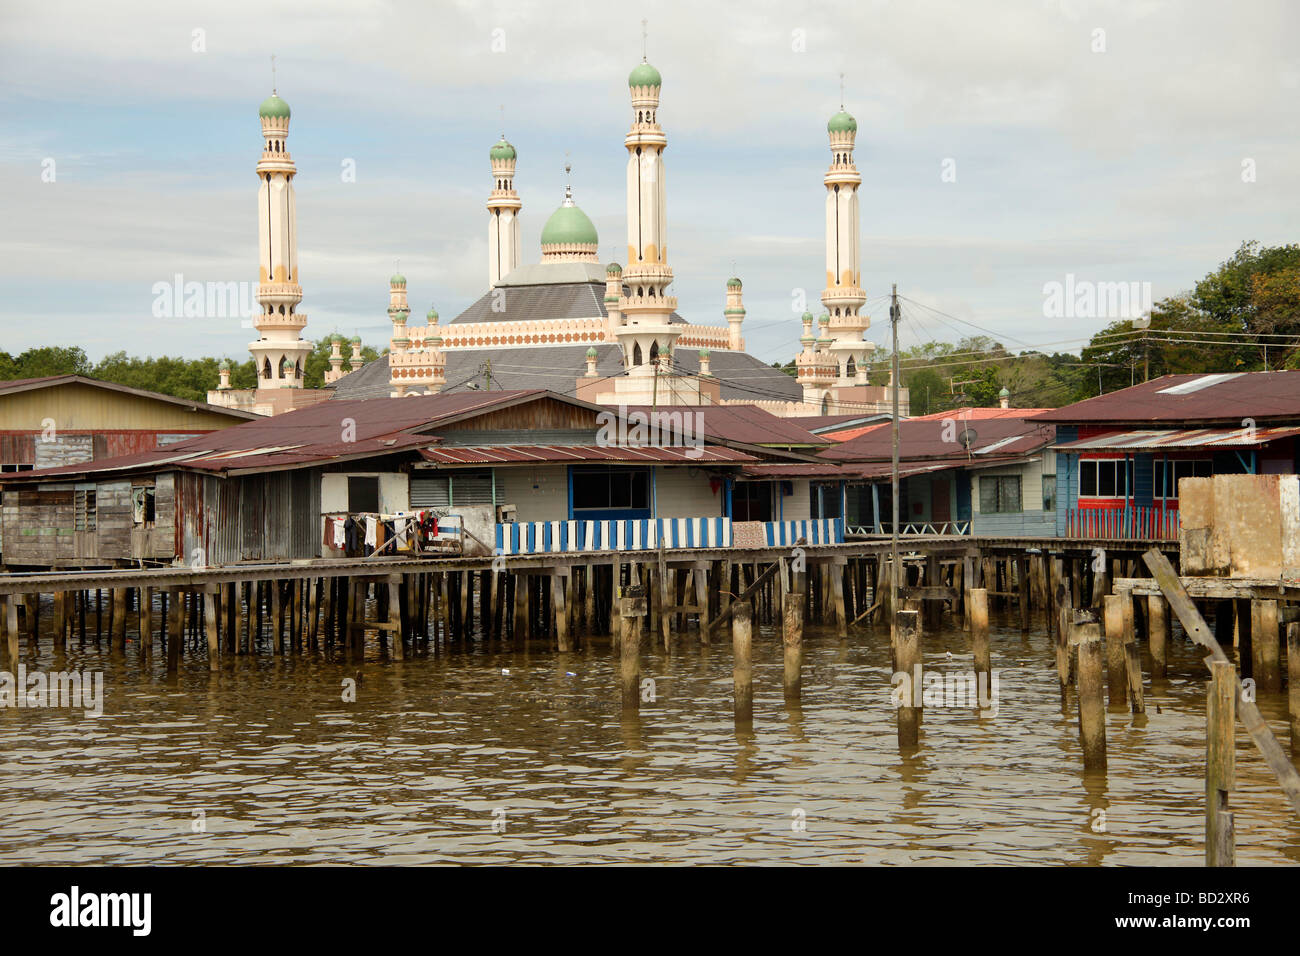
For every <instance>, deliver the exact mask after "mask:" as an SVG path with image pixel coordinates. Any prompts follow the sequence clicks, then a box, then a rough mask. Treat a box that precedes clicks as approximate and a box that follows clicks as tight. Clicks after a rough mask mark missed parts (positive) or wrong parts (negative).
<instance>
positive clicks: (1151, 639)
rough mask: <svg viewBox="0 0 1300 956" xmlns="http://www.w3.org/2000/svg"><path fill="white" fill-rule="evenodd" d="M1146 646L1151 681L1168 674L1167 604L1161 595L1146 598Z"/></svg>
mask: <svg viewBox="0 0 1300 956" xmlns="http://www.w3.org/2000/svg"><path fill="white" fill-rule="evenodd" d="M1147 645H1148V647H1150V649H1151V679H1152V680H1162V679H1164V678H1165V677H1166V676H1167V675H1168V672H1169V602H1168V601H1166V600H1165V598H1164V595H1162V594H1152V595H1149V596H1148V597H1147Z"/></svg>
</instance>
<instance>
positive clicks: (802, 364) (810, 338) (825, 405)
mask: <svg viewBox="0 0 1300 956" xmlns="http://www.w3.org/2000/svg"><path fill="white" fill-rule="evenodd" d="M829 321H830V320H829V318H828V317H827V316H825V315H823V316H822V317H821V327H822V334H821V338H820V339H819V338H817V337H816V336H814V335H813V314H812V313H811V312H805V313H804V314H803V335H802V336H801V337H800V339H799V342H800V344H801V345H802V346H803V351H801V352H800V353H799V354H798V355H796V356H795V359H794V364H795V376H796V378H797V380H798V382H799V384H800V385H802V386H803V400H804V402H805V403H806V404H807V405H809V406H812V407H813V408H815V409H817V410H818V411H817V412H816V414H827V413H828V412H829V394H830V387H831V386H832V385H833V384H834V383H835V363H834V361H833V360H832V359H831V357H830V356H829V355H828V354H827V353H826V350H825V346H826V343H827V342H829V341H830V337H829V333H828V332H827V325H828V324H829Z"/></svg>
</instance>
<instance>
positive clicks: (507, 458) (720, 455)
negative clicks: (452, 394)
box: [420, 445, 758, 465]
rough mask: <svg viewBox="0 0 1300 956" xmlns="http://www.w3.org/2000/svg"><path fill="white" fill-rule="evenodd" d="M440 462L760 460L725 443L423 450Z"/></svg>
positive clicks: (430, 459) (425, 455)
mask: <svg viewBox="0 0 1300 956" xmlns="http://www.w3.org/2000/svg"><path fill="white" fill-rule="evenodd" d="M420 457H421V458H423V459H424V460H425V461H428V462H434V463H437V464H441V465H511V464H527V463H529V462H547V463H554V462H560V463H563V462H570V463H575V462H597V463H602V462H646V463H658V462H669V463H679V464H683V465H699V464H726V463H739V462H751V461H758V459H757V458H755V457H754V456H753V455H747V454H745V453H744V452H743V451H737V450H736V449H734V448H727V447H725V446H722V445H702V446H690V445H443V446H438V447H433V448H422V449H420Z"/></svg>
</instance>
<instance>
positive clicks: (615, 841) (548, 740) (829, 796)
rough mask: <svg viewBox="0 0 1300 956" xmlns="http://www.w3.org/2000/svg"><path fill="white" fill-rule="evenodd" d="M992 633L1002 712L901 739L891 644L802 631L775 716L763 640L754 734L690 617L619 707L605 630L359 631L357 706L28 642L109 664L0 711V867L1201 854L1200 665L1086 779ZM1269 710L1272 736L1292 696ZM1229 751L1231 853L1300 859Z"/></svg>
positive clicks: (243, 677)
mask: <svg viewBox="0 0 1300 956" xmlns="http://www.w3.org/2000/svg"><path fill="white" fill-rule="evenodd" d="M1005 623H1006V624H1007V625H1011V624H1012V623H1013V622H1011V621H1010V620H1008V621H1006V622H1005ZM992 645H993V666H994V668H996V669H998V670H999V672H1000V682H999V685H1000V686H999V700H998V705H999V706H998V714H997V716H995V717H984V718H980V717H978V716H977V715H976V714H975V713H974V712H973V711H972V710H970V709H967V708H961V709H936V708H930V709H928V710H927V711H926V715H925V718H924V724H923V730H922V742H921V743H922V745H921V747H920V749H919V750H918V751H917V752H916V753H914V754H910V755H907V756H900V754H899V751H898V747H897V742H896V736H895V725H894V712H893V710H892V708H891V706H890V702H889V657H888V636H887V635H886V634H881V633H870V632H860V633H859V634H857V635H856V636H854V637H852V638H850V639H848V640H841V639H839V638H838V637H836V636H835V635H834V633H833V632H832V633H827V632H825V631H817V630H815V629H812V628H809V631H808V633H807V635H806V638H805V667H804V695H803V705H802V708H801V709H799V710H790V709H788V708H787V707H786V705H785V703H784V701H783V699H782V693H781V666H782V664H781V660H782V657H781V647H780V642H779V638H778V637H777V636H776V635H775V634H774V633H773V632H771V631H770V630H766V629H764V630H762V631H761V633H760V634H758V635H756V638H755V641H754V681H755V684H754V687H755V693H754V724H753V730H752V733H748V732H745V731H744V730H743V729H742V730H741V731H739V732H738V731H737V728H736V726H735V724H734V721H733V716H732V710H731V706H732V705H731V647H730V642H729V641H726V642H722V643H715V644H713V645H710V646H706V647H701V646H700V645H699V644H698V642H697V640H696V638H695V635H694V634H690V635H686V636H684V637H683V638H679V641H678V644H677V646H676V647H675V649H674V651H673V652H672V653H671V654H666V653H664V652H663V651H662V650H660V649H650V648H648V647H644V646H643V654H642V677H643V678H647V677H648V678H652V679H653V680H654V691H655V697H656V699H655V700H654V702H653V703H645V704H643V705H642V710H641V714H640V717H639V719H635V720H629V721H625V720H623V719H622V718H621V716H620V713H619V707H618V690H617V663H616V659H615V658H614V656H613V655H612V654H611V652H610V649H609V646H608V643H607V641H606V640H605V639H600V638H598V639H597V644H596V646H595V647H593V648H592V649H589V650H582V651H579V652H576V653H572V654H563V655H561V654H557V653H554V652H551V651H549V650H546V649H545V647H544V646H543V645H541V644H534V645H533V647H532V648H531V649H530V650H529V651H527V652H525V651H518V652H516V651H513V650H504V649H500V648H497V647H495V646H493V647H477V648H476V649H470V650H467V649H464V648H462V647H454V648H452V649H451V650H450V651H443V650H441V649H440V650H438V651H437V652H436V654H430V655H429V656H413V655H410V652H409V651H408V658H411V659H408V660H407V661H405V662H401V663H392V662H384V661H380V660H379V659H378V650H377V648H376V647H375V646H374V644H373V643H372V644H371V645H370V647H369V649H368V652H369V655H370V658H369V659H368V660H367V662H366V664H365V665H364V667H363V668H362V671H363V675H362V680H361V682H360V684H359V685H358V686H357V700H356V702H355V703H344V702H343V700H342V694H343V688H344V680H345V679H347V678H351V677H353V676H354V675H355V674H356V673H357V670H358V669H357V667H356V666H355V665H353V666H347V665H345V664H343V663H341V662H333V661H329V660H326V659H324V657H322V656H313V655H305V656H303V657H297V658H289V657H287V658H284V659H276V658H273V657H271V656H269V655H267V654H265V653H264V652H263V653H261V654H259V655H257V656H255V657H242V658H237V659H235V661H234V662H233V663H229V662H227V663H223V669H222V670H221V672H219V673H217V674H211V673H209V671H208V669H207V662H206V659H205V656H204V654H202V653H199V654H187V655H186V657H185V658H184V660H183V661H182V665H181V672H180V674H179V675H177V676H175V677H172V678H168V677H167V675H166V674H165V671H164V660H163V659H162V657H161V656H160V655H158V654H156V653H155V655H154V658H153V660H152V661H151V662H148V663H142V662H141V661H140V660H139V658H138V655H137V654H136V653H135V645H134V644H132V645H130V647H129V649H128V653H127V655H126V657H125V658H121V657H114V656H112V655H111V654H110V653H109V651H108V649H107V642H105V644H104V645H101V647H100V648H96V647H95V646H94V645H93V644H87V645H86V646H85V647H80V648H79V647H77V642H76V640H75V639H74V640H71V641H70V642H69V648H68V653H67V655H66V657H58V658H56V657H55V656H54V654H53V652H52V651H51V649H50V648H49V642H48V641H43V643H42V649H41V654H40V656H39V658H37V659H36V660H35V661H33V660H32V659H30V658H28V659H27V666H28V668H29V669H30V668H32V667H33V666H39V667H41V668H42V669H66V668H83V669H87V670H93V669H103V670H104V672H105V677H104V679H105V705H104V706H105V712H104V715H103V716H101V717H98V718H91V717H86V716H83V715H82V713H81V712H80V711H75V712H72V711H67V710H27V709H24V710H12V709H3V710H0V820H3V821H4V822H3V825H2V826H0V863H4V864H14V863H44V864H54V863H68V864H121V863H127V864H144V863H156V864H181V863H339V862H345V863H384V864H420V863H448V862H454V863H466V862H474V863H544V862H550V863H588V862H634V863H654V862H662V863H679V862H698V863H799V862H825V863H862V862H865V863H889V864H934V863H940V864H988V863H994V864H1029V863H1055V864H1089V865H1091V864H1127V865H1133V864H1155V865H1193V866H1196V865H1201V864H1202V863H1203V860H1204V849H1203V845H1202V836H1203V827H1204V816H1203V814H1204V760H1205V716H1204V714H1205V691H1204V681H1205V677H1206V673H1205V670H1204V667H1203V666H1202V664H1201V663H1200V659H1201V657H1202V656H1203V654H1202V653H1200V652H1198V651H1197V650H1196V649H1195V648H1194V647H1193V646H1192V645H1190V644H1189V643H1188V642H1187V641H1185V640H1184V639H1182V637H1181V634H1180V635H1179V637H1178V638H1176V639H1175V640H1174V641H1173V642H1171V645H1170V662H1169V673H1170V678H1169V680H1167V681H1162V682H1159V683H1158V684H1157V685H1156V686H1154V687H1152V686H1151V685H1150V683H1149V680H1148V682H1147V711H1148V712H1147V714H1146V715H1145V716H1136V717H1135V716H1134V715H1131V714H1129V713H1128V712H1127V710H1115V709H1111V710H1110V711H1109V713H1108V715H1107V737H1108V741H1107V742H1108V745H1109V770H1108V772H1107V773H1106V774H1099V775H1085V774H1084V772H1083V770H1082V761H1081V757H1080V752H1079V746H1078V730H1077V719H1076V711H1075V705H1074V701H1073V698H1072V697H1071V699H1070V702H1069V706H1068V708H1067V709H1066V710H1065V711H1064V712H1063V710H1062V705H1061V700H1060V695H1059V692H1058V690H1057V685H1056V672H1055V657H1054V653H1053V651H1052V647H1051V645H1050V644H1049V642H1048V640H1047V639H1046V638H1045V637H1044V636H1043V635H1042V631H1041V622H1036V630H1035V632H1034V633H1033V634H1031V635H1029V636H1022V635H1021V634H1020V632H1019V629H1018V627H1014V628H1012V627H1011V626H1007V627H1002V626H999V622H998V621H997V620H996V618H995V621H994V632H993V640H992ZM24 646H25V645H24ZM949 652H950V653H951V654H952V655H953V657H952V659H951V660H950V659H948V657H947V654H948V653H949ZM924 661H925V665H926V667H927V668H928V669H930V670H932V671H933V670H937V671H940V672H943V673H954V672H958V671H964V670H966V669H968V668H969V666H970V646H969V641H968V639H967V637H966V636H965V635H964V634H962V633H961V632H960V631H956V632H952V631H946V632H942V633H939V634H933V635H927V637H926V639H925V655H924ZM6 666H7V665H6ZM507 672H508V673H507ZM1148 673H1149V672H1148ZM1260 703H1261V707H1262V708H1263V710H1264V713H1265V716H1266V717H1268V718H1269V720H1270V722H1271V724H1272V726H1273V728H1274V731H1275V732H1276V733H1277V734H1278V736H1279V739H1281V740H1282V741H1283V745H1284V746H1287V745H1288V741H1287V730H1286V724H1285V700H1284V699H1283V698H1281V697H1280V696H1275V697H1265V698H1263V699H1261V701H1260ZM1237 754H1238V762H1237V786H1238V789H1237V791H1236V792H1234V794H1233V797H1232V802H1233V807H1234V811H1235V813H1236V832H1237V842H1238V849H1237V860H1238V863H1240V864H1279V863H1293V862H1296V861H1297V860H1300V823H1298V822H1297V821H1296V820H1295V819H1294V817H1293V815H1292V813H1291V810H1290V807H1289V805H1288V804H1287V803H1286V802H1285V800H1284V799H1283V798H1282V796H1281V793H1280V791H1279V788H1278V787H1277V784H1276V782H1275V780H1274V779H1273V777H1272V775H1271V774H1270V773H1269V771H1268V769H1267V767H1266V766H1265V765H1264V763H1263V761H1262V760H1261V759H1260V758H1259V756H1258V754H1257V752H1256V751H1255V749H1254V746H1253V744H1252V743H1251V742H1250V739H1249V737H1248V736H1247V735H1246V734H1245V732H1244V731H1242V730H1240V729H1239V732H1238V738H1237ZM1098 810H1100V811H1103V812H1104V819H1103V818H1102V817H1101V816H1099V815H1098V813H1097V812H1096V811H1098ZM1103 826H1104V830H1103V829H1101V828H1102V827H1103Z"/></svg>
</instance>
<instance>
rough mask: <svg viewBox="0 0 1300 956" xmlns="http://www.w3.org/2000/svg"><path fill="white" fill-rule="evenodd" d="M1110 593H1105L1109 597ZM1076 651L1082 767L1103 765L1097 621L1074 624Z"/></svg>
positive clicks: (1103, 716) (1103, 709) (1103, 714)
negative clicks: (1077, 656)
mask: <svg viewBox="0 0 1300 956" xmlns="http://www.w3.org/2000/svg"><path fill="white" fill-rule="evenodd" d="M1110 596H1113V595H1108V597H1110ZM1074 629H1075V631H1076V632H1077V633H1076V635H1075V636H1076V638H1077V644H1078V651H1079V668H1078V696H1079V737H1080V739H1081V740H1082V741H1083V766H1084V769H1085V770H1105V769H1106V705H1105V702H1104V701H1103V700H1102V692H1101V656H1102V654H1101V652H1102V648H1101V633H1100V629H1099V628H1098V627H1097V625H1096V624H1076V625H1074Z"/></svg>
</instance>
